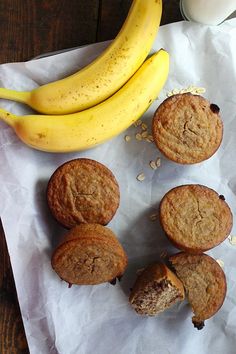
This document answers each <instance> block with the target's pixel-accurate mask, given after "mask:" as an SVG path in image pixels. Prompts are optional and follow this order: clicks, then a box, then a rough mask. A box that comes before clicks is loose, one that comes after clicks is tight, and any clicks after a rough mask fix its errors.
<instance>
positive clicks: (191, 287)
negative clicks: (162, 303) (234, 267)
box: [169, 252, 227, 329]
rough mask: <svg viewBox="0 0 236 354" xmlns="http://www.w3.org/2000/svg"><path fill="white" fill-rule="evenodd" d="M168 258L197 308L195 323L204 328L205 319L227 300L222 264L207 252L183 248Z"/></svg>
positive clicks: (191, 303) (190, 300)
mask: <svg viewBox="0 0 236 354" xmlns="http://www.w3.org/2000/svg"><path fill="white" fill-rule="evenodd" d="M169 260H170V262H171V264H172V266H173V268H174V269H175V271H176V274H177V276H178V277H179V278H180V280H181V281H182V283H183V285H184V288H185V290H186V295H187V297H188V300H189V303H190V305H191V307H192V310H193V312H194V316H193V317H192V322H193V324H194V327H196V328H198V329H202V328H203V327H204V321H205V320H207V319H208V318H210V317H212V316H213V315H214V314H215V313H216V312H217V311H218V310H219V309H220V308H221V306H222V304H223V302H224V299H225V295H226V290H227V285H226V279H225V274H224V272H223V270H222V269H221V267H220V266H219V264H218V263H217V262H216V261H215V260H214V259H213V258H211V257H210V256H208V255H206V254H201V255H191V254H187V253H184V252H181V253H178V254H176V255H173V256H171V257H170V259H169Z"/></svg>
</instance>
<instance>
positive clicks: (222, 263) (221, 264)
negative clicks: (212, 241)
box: [216, 259, 225, 268]
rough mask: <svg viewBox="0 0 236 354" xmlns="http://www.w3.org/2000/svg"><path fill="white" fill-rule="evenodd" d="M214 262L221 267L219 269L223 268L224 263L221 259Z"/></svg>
mask: <svg viewBox="0 0 236 354" xmlns="http://www.w3.org/2000/svg"><path fill="white" fill-rule="evenodd" d="M216 262H217V263H218V264H219V265H220V266H221V268H224V265H225V264H224V261H222V259H217V260H216Z"/></svg>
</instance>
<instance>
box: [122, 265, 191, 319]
mask: <svg viewBox="0 0 236 354" xmlns="http://www.w3.org/2000/svg"><path fill="white" fill-rule="evenodd" d="M183 299H184V288H183V284H182V283H181V281H180V280H179V279H178V278H177V277H176V275H175V274H174V273H173V272H171V271H170V269H168V268H167V267H166V266H165V265H164V264H161V263H157V264H151V265H149V266H148V267H146V268H145V269H144V270H143V271H142V272H141V274H139V276H138V278H137V280H136V282H135V284H134V287H133V289H132V291H131V294H130V297H129V302H130V304H131V306H132V307H133V309H134V310H135V311H136V312H137V313H138V314H140V315H148V316H155V315H157V314H158V313H160V312H162V311H164V310H166V309H167V308H169V307H170V306H172V305H174V304H175V303H176V302H178V301H182V300H183Z"/></svg>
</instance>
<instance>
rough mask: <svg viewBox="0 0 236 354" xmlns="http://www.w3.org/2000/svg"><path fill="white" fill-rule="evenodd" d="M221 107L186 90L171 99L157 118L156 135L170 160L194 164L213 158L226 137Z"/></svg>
mask: <svg viewBox="0 0 236 354" xmlns="http://www.w3.org/2000/svg"><path fill="white" fill-rule="evenodd" d="M219 112H220V109H219V107H218V106H217V105H215V104H211V103H210V102H209V101H207V100H206V99H205V98H203V97H201V96H199V95H192V94H191V93H184V94H178V95H174V96H171V97H169V98H167V99H166V100H165V101H164V102H163V103H162V104H161V105H160V106H159V108H158V109H157V110H156V112H155V114H154V117H153V124H152V130H153V138H154V141H155V143H156V145H157V147H158V148H159V149H160V151H161V152H162V153H163V154H164V155H165V156H166V157H167V158H169V159H170V160H172V161H175V162H178V163H181V164H194V163H198V162H201V161H204V160H206V159H208V158H209V157H211V156H212V155H213V154H214V153H215V152H216V151H217V149H218V148H219V146H220V144H221V141H222V137H223V123H222V120H221V118H220V115H219Z"/></svg>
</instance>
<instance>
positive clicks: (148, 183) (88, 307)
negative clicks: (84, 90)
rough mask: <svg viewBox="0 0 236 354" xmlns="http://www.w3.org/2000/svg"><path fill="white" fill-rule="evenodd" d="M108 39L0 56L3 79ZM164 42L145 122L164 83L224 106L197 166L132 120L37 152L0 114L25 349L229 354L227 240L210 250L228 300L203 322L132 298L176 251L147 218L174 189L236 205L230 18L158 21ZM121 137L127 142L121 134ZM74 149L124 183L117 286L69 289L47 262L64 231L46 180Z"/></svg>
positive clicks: (235, 274) (234, 47) (4, 209)
mask: <svg viewBox="0 0 236 354" xmlns="http://www.w3.org/2000/svg"><path fill="white" fill-rule="evenodd" d="M107 45H108V43H107V42H106V43H100V44H94V45H90V46H88V47H84V48H81V49H77V50H73V51H71V52H67V53H63V54H59V55H56V56H52V57H48V58H44V59H39V60H35V61H29V62H27V63H15V64H4V65H1V66H0V85H1V86H5V87H8V88H12V89H18V90H30V89H33V88H34V87H37V86H38V85H41V84H43V83H46V82H49V81H53V80H56V79H58V78H61V77H64V76H66V75H68V74H70V73H72V72H75V71H76V70H78V69H79V68H80V67H82V66H83V65H85V64H87V63H88V62H90V61H91V60H92V59H94V58H95V57H96V56H97V55H98V54H99V53H100V52H101V51H102V50H103V49H104V48H105V47H106V46H107ZM161 47H163V48H165V49H166V50H168V51H169V53H170V58H171V68H170V75H169V79H168V82H167V84H166V85H165V88H164V89H163V91H162V93H161V94H160V97H159V99H158V100H156V101H155V102H154V103H153V105H152V107H151V108H150V109H149V110H148V112H146V114H145V115H144V117H143V121H144V122H145V123H147V125H148V126H149V130H150V125H151V120H152V115H153V112H154V111H155V109H156V108H157V106H158V105H159V104H160V102H161V101H162V100H163V99H164V98H165V97H166V94H167V92H169V91H170V90H173V89H175V88H176V89H182V88H185V87H188V86H189V85H194V86H200V87H205V88H206V93H205V94H204V96H205V97H206V98H208V99H209V100H210V101H211V102H213V103H216V104H217V105H218V106H219V107H220V108H221V115H222V119H223V121H224V139H223V143H222V145H221V147H220V149H219V150H218V152H217V153H216V154H215V155H214V156H213V157H212V158H211V159H209V160H208V161H205V162H203V163H200V164H197V165H194V166H181V165H177V164H175V163H173V162H171V161H168V160H167V159H165V158H164V157H163V156H161V154H160V152H159V151H158V150H157V148H156V147H155V145H154V144H152V143H148V142H146V141H137V140H136V139H135V133H136V132H137V131H138V130H139V129H138V128H135V127H131V128H129V129H128V131H126V132H125V133H123V134H121V135H120V136H118V137H116V138H115V139H113V140H111V141H109V142H107V143H105V144H103V145H101V146H99V147H96V148H95V149H92V150H89V151H84V152H82V153H70V154H52V153H44V152H39V151H36V150H32V149H30V148H28V147H27V146H25V145H24V144H23V143H21V141H19V140H18V138H17V136H16V135H15V134H14V132H13V131H12V129H11V128H10V127H8V126H7V125H6V124H5V123H3V122H0V128H1V129H0V148H1V154H0V170H1V176H0V183H1V188H0V200H1V203H0V215H1V218H2V221H3V225H4V229H5V232H6V238H7V244H8V247H9V253H10V257H11V263H12V267H13V272H14V277H15V282H16V288H17V293H18V298H19V303H20V308H21V312H22V317H23V321H24V326H25V330H26V335H27V339H28V343H29V347H30V352H31V353H32V354H49V353H51V354H52V353H53V354H56V353H58V354H91V353H96V354H111V353H112V354H209V353H214V354H222V353H227V354H234V353H235V352H236V347H235V343H236V246H233V245H231V244H230V242H229V240H228V239H227V240H226V241H225V242H224V243H223V244H221V245H220V246H218V247H216V248H215V249H213V250H212V251H210V252H209V254H210V255H212V256H213V257H214V258H215V259H221V260H222V261H223V262H224V270H225V273H226V276H227V282H228V292H227V297H226V300H225V302H224V305H223V307H222V308H221V310H220V311H219V312H218V313H217V314H216V315H215V316H214V317H213V318H212V319H210V320H208V321H206V326H205V328H204V329H203V330H202V331H198V330H196V329H195V328H193V326H192V323H191V310H190V307H189V305H188V304H187V302H184V303H182V304H180V305H176V306H174V307H173V308H171V309H170V310H168V311H166V312H165V313H163V314H161V315H159V316H158V317H152V318H151V317H150V318H148V317H141V316H138V315H137V314H136V313H135V312H134V311H133V310H132V309H131V308H130V306H129V303H128V294H129V288H130V287H132V285H133V282H134V279H135V277H136V275H135V273H136V270H137V269H138V268H142V267H143V266H145V265H146V264H148V263H150V262H152V261H154V260H160V259H161V258H160V255H161V253H162V252H165V251H168V252H169V253H173V252H176V251H177V250H175V249H174V247H172V246H171V245H170V244H169V242H168V241H167V239H166V237H165V236H164V233H163V231H162V230H161V228H160V225H159V221H158V220H157V221H150V220H149V215H151V214H153V213H155V212H157V210H158V205H159V202H160V199H161V198H162V197H163V195H164V194H165V193H166V192H167V191H168V190H169V189H170V188H172V187H174V186H177V185H181V184H185V183H201V184H204V185H206V186H208V187H211V188H213V189H215V190H216V191H218V192H219V193H220V194H223V195H224V196H225V198H226V201H227V202H228V203H229V205H230V206H231V208H232V211H233V212H235V211H236V163H235V161H236V160H235V159H236V95H235V89H236V19H232V20H229V21H227V22H225V23H223V24H222V25H220V26H218V27H207V26H204V25H200V24H195V23H188V22H180V23H175V24H170V25H166V26H163V27H161V28H160V31H159V33H158V36H157V39H156V41H155V45H154V50H158V49H159V48H161ZM0 105H1V107H3V108H6V109H8V110H10V111H12V112H14V113H18V114H21V113H27V112H30V110H29V109H28V108H26V107H25V106H23V105H20V104H19V103H14V102H7V101H4V100H0ZM127 134H128V135H130V136H131V141H130V142H126V141H125V140H124V136H125V135H127ZM75 157H88V158H92V159H95V160H98V161H100V162H102V163H104V164H105V165H106V166H108V167H109V168H110V169H111V170H112V171H113V173H114V174H115V176H116V177H117V179H118V182H119V185H120V189H121V203H120V207H119V209H118V211H117V214H116V215H115V217H114V219H113V220H112V221H111V223H110V224H109V227H110V228H111V229H112V230H113V231H114V232H115V233H116V234H117V237H118V238H119V240H120V241H121V243H122V244H123V246H124V248H125V250H126V252H127V254H128V258H129V266H128V269H127V272H126V274H125V276H124V277H123V279H122V281H121V282H120V283H117V285H115V286H112V285H110V284H101V285H98V286H73V287H72V288H70V289H69V288H68V284H66V283H65V282H63V281H61V280H60V279H59V277H58V276H57V275H56V273H54V272H53V270H52V269H51V265H50V256H51V254H52V250H53V249H54V248H55V246H56V244H57V243H58V242H59V240H60V237H61V235H62V234H63V233H64V232H65V231H64V230H63V229H62V228H61V227H60V226H59V225H58V224H57V223H56V222H55V221H54V220H53V218H52V216H51V215H50V213H49V211H48V208H47V205H46V198H45V189H46V185H47V181H48V179H49V177H50V175H51V174H52V173H53V171H54V170H55V169H56V168H57V167H58V166H59V165H61V164H62V163H63V162H65V161H68V160H70V159H72V158H75ZM157 157H161V166H160V167H159V168H158V169H156V170H152V169H151V168H150V167H149V161H150V160H155V159H156V158H157ZM139 173H144V175H145V177H146V178H145V180H144V181H143V182H139V181H137V179H136V176H137V175H138V174H139ZM233 232H236V231H235V230H234V231H233ZM233 232H232V233H233Z"/></svg>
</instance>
